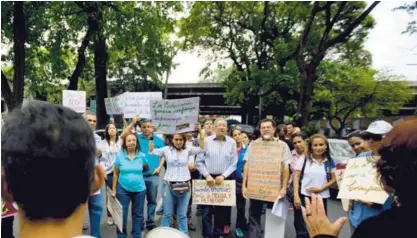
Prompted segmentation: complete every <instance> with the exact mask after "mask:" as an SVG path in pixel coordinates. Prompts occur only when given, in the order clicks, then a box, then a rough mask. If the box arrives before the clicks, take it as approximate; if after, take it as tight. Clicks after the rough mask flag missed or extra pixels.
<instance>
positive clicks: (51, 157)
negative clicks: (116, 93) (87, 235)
mask: <svg viewBox="0 0 417 238" xmlns="http://www.w3.org/2000/svg"><path fill="white" fill-rule="evenodd" d="M1 133H2V138H1V139H2V140H1V156H2V158H1V160H2V161H1V162H2V198H3V199H4V200H7V201H15V202H16V203H17V204H18V206H19V211H18V216H19V237H21V238H26V237H31V238H37V237H42V238H45V237H46V238H47V237H54V238H70V237H77V236H80V235H82V224H83V219H84V213H85V210H86V202H87V198H88V196H89V195H90V194H93V193H94V192H96V191H97V190H98V189H99V188H100V187H101V186H102V184H103V182H104V171H103V169H102V168H101V167H100V166H95V165H94V157H95V141H94V137H93V132H92V130H91V129H90V127H89V125H88V124H87V122H86V121H85V120H84V118H83V117H82V116H81V115H79V114H77V113H76V112H74V111H72V110H70V109H68V108H64V107H62V106H59V105H53V104H50V103H44V102H30V103H28V104H27V105H26V106H25V107H23V108H22V109H20V108H18V109H16V110H14V111H13V112H12V113H10V114H9V116H8V118H7V120H6V121H5V124H4V126H3V127H2V132H1ZM6 135H7V136H6ZM74 175H76V176H74Z"/></svg>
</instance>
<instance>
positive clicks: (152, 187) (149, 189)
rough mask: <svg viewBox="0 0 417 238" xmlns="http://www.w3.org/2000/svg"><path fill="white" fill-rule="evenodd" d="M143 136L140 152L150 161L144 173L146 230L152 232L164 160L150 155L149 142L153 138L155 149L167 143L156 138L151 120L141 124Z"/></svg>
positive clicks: (127, 129)
mask: <svg viewBox="0 0 417 238" xmlns="http://www.w3.org/2000/svg"><path fill="white" fill-rule="evenodd" d="M139 120H140V118H139V116H136V117H133V118H132V122H131V123H130V124H129V126H128V127H127V128H126V129H125V130H124V131H123V134H122V135H123V136H124V135H125V134H127V133H128V132H129V131H130V130H131V128H132V127H133V126H135V125H136V124H137V123H138V122H139ZM140 130H141V134H138V135H137V139H138V142H139V144H140V150H141V152H142V153H144V154H145V156H146V160H147V161H148V165H149V170H148V171H146V172H144V173H143V176H144V178H145V185H146V200H147V212H148V214H147V215H148V216H147V220H146V228H147V229H148V230H152V229H153V228H155V210H156V198H157V195H158V184H159V173H160V172H161V170H162V168H163V167H164V162H165V160H164V158H161V159H159V158H158V156H155V155H151V154H149V141H150V138H151V137H153V138H154V140H153V142H154V147H155V148H162V147H164V146H165V143H164V141H163V139H162V138H160V137H159V136H154V134H153V129H152V124H151V122H150V121H149V120H144V119H143V120H142V121H141V123H140Z"/></svg>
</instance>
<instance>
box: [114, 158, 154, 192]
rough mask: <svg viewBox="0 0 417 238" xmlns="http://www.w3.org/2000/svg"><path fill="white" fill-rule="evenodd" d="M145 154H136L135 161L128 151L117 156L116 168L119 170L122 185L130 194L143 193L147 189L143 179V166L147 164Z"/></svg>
mask: <svg viewBox="0 0 417 238" xmlns="http://www.w3.org/2000/svg"><path fill="white" fill-rule="evenodd" d="M146 163H147V161H146V157H145V154H143V153H142V152H138V153H136V157H135V158H134V159H130V158H129V157H128V155H127V153H126V151H121V152H120V153H119V154H118V155H117V156H116V161H115V162H114V166H117V167H118V168H119V171H120V172H119V180H118V182H119V183H120V185H121V186H122V187H123V188H124V189H125V190H127V191H129V192H142V191H144V190H145V189H146V186H145V180H144V179H143V165H144V164H146Z"/></svg>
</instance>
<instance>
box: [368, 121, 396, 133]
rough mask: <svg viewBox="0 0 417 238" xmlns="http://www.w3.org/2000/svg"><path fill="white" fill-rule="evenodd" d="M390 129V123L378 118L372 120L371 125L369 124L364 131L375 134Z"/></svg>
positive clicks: (386, 131)
mask: <svg viewBox="0 0 417 238" xmlns="http://www.w3.org/2000/svg"><path fill="white" fill-rule="evenodd" d="M391 129H392V125H391V124H390V123H388V122H386V121H383V120H379V121H374V122H372V123H371V125H369V127H368V129H367V130H366V132H368V133H371V134H376V135H385V134H387V133H388V132H390V131H391Z"/></svg>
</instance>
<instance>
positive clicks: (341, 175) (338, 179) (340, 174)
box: [335, 169, 350, 212]
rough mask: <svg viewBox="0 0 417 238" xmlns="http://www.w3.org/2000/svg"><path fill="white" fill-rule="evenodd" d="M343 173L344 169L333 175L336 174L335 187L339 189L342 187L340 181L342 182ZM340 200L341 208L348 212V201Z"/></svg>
mask: <svg viewBox="0 0 417 238" xmlns="http://www.w3.org/2000/svg"><path fill="white" fill-rule="evenodd" d="M344 173H345V169H337V170H336V172H335V174H336V181H337V186H338V187H339V188H340V186H341V185H342V180H343V174H344ZM341 200H342V207H343V210H345V211H346V212H347V211H349V201H350V200H349V199H341Z"/></svg>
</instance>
